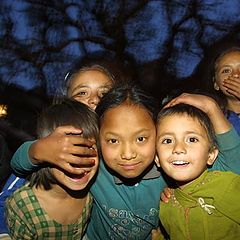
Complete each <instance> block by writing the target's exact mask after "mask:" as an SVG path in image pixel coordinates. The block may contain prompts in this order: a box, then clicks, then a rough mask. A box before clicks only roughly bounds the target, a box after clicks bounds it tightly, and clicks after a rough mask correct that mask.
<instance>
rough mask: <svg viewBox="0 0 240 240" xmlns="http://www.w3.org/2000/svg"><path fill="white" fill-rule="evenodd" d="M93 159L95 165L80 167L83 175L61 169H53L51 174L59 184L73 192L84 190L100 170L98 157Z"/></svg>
mask: <svg viewBox="0 0 240 240" xmlns="http://www.w3.org/2000/svg"><path fill="white" fill-rule="evenodd" d="M94 148H95V149H97V147H96V146H94ZM91 158H92V159H94V160H95V164H93V165H91V166H88V167H86V166H85V167H81V166H79V168H80V169H82V174H71V173H68V172H66V171H64V170H62V169H59V168H51V173H52V175H53V176H54V178H55V179H56V180H57V181H58V182H59V183H61V184H62V185H63V186H65V187H67V188H68V189H70V190H73V191H79V190H83V189H84V188H86V186H87V185H88V183H89V182H90V181H91V179H92V178H93V177H94V175H95V174H96V172H97V170H98V165H99V160H98V157H91Z"/></svg>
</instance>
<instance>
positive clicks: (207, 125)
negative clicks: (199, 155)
mask: <svg viewBox="0 0 240 240" xmlns="http://www.w3.org/2000/svg"><path fill="white" fill-rule="evenodd" d="M175 114H179V115H184V114H186V115H187V116H189V117H192V118H193V119H195V120H196V121H198V122H199V123H200V124H201V126H202V127H203V128H204V129H205V131H206V133H207V136H208V140H209V143H210V146H211V147H210V150H211V149H213V148H216V147H217V141H216V135H215V132H214V127H213V125H212V122H211V120H210V118H209V117H208V115H207V114H206V113H205V112H203V111H202V110H201V109H199V108H196V107H194V106H192V105H188V104H184V103H180V104H177V105H174V106H172V107H168V108H163V109H162V110H161V111H160V112H159V113H158V116H157V124H158V123H159V122H160V121H161V119H163V118H164V117H167V116H172V115H175Z"/></svg>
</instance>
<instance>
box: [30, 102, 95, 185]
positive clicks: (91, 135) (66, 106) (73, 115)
mask: <svg viewBox="0 0 240 240" xmlns="http://www.w3.org/2000/svg"><path fill="white" fill-rule="evenodd" d="M58 102H59V103H57V104H53V105H51V106H50V107H48V108H47V109H46V110H45V111H43V112H42V114H41V116H40V117H39V119H38V125H37V133H38V137H39V138H43V137H46V136H48V135H49V134H51V133H52V132H53V131H54V130H55V129H56V128H57V127H59V126H67V125H68V126H73V127H76V128H79V129H82V130H83V133H82V135H81V136H82V137H84V138H87V139H95V140H96V142H97V146H98V148H99V144H98V138H99V129H98V117H97V114H96V113H95V112H94V111H93V110H92V109H90V108H89V107H88V106H86V105H85V104H83V103H81V102H77V101H76V100H73V99H68V98H61V99H59V101H58ZM50 167H51V166H49V165H48V164H46V165H45V166H41V168H40V169H39V170H38V171H37V172H35V173H33V174H32V175H31V178H30V185H29V186H30V187H32V186H36V187H38V186H40V185H41V186H43V187H44V189H45V190H49V189H51V185H52V184H56V183H57V182H56V180H55V178H54V177H53V176H52V174H51V172H50Z"/></svg>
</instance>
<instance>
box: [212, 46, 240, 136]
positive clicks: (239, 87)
mask: <svg viewBox="0 0 240 240" xmlns="http://www.w3.org/2000/svg"><path fill="white" fill-rule="evenodd" d="M214 69H215V76H214V78H213V80H214V89H215V90H216V92H217V95H218V96H219V98H222V99H225V101H226V106H225V109H224V111H225V113H226V116H227V118H228V119H229V121H230V122H231V123H232V124H233V126H234V127H235V129H236V130H237V132H238V133H239V134H240V118H239V114H240V49H239V48H230V49H228V50H226V51H224V52H223V53H221V54H220V56H218V58H217V59H216V61H215V66H214Z"/></svg>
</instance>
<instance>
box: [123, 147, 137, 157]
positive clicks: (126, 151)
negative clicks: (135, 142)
mask: <svg viewBox="0 0 240 240" xmlns="http://www.w3.org/2000/svg"><path fill="white" fill-rule="evenodd" d="M136 156H137V154H136V151H135V150H134V147H133V146H132V144H130V143H125V144H124V145H123V147H122V152H121V158H122V159H125V160H131V159H133V158H136Z"/></svg>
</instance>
